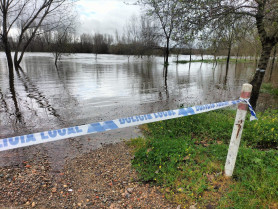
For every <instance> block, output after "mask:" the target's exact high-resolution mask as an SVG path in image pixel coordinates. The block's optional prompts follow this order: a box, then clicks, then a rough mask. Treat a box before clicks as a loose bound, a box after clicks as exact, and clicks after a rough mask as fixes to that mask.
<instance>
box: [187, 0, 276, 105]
mask: <svg viewBox="0 0 278 209" xmlns="http://www.w3.org/2000/svg"><path fill="white" fill-rule="evenodd" d="M182 1H184V3H185V4H184V6H185V7H187V8H188V7H190V8H192V10H194V11H196V12H195V14H198V21H199V22H201V24H203V25H205V24H206V23H207V22H210V21H212V20H220V19H223V18H229V15H230V14H233V15H235V16H237V15H238V16H248V17H251V18H253V19H254V21H255V22H256V27H257V30H258V34H259V37H260V41H261V44H262V51H261V56H260V60H259V63H258V68H257V70H256V73H255V75H254V77H253V79H252V81H251V84H252V85H253V90H252V94H251V99H250V103H251V105H252V106H253V107H254V108H255V107H256V103H257V100H258V96H259V92H260V87H261V84H262V81H263V78H264V75H265V71H266V69H267V66H268V61H269V58H270V53H271V50H272V48H273V47H274V46H275V45H276V43H277V42H278V24H277V21H278V2H277V0H245V1H236V0H229V1H227V0H210V1H207V0H196V1H192V2H191V3H189V2H188V1H187V0H182Z"/></svg>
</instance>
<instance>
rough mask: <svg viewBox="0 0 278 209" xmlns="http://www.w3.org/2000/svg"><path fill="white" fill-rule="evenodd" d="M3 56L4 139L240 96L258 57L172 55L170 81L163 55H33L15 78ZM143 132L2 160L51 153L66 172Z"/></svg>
mask: <svg viewBox="0 0 278 209" xmlns="http://www.w3.org/2000/svg"><path fill="white" fill-rule="evenodd" d="M0 59H1V61H0V138H6V137H12V136H17V135H25V134H30V133H35V132H41V131H47V130H51V129H60V128H65V127H70V126H75V125H81V124H87V123H93V122H99V121H106V120H112V119H117V118H123V117H127V116H133V115H140V114H147V113H152V112H158V111H164V110H170V109H177V108H179V107H180V106H181V105H183V106H193V105H197V104H207V103H211V102H220V101H227V100H234V99H237V98H238V97H239V94H240V89H241V86H242V84H243V83H246V82H249V81H250V79H251V78H252V76H253V74H254V73H255V67H254V64H252V63H251V64H250V63H249V64H247V63H237V64H235V63H232V64H230V66H229V70H228V72H227V71H226V65H225V64H223V63H218V64H217V65H214V64H212V63H191V64H178V65H177V64H176V63H175V62H173V61H174V60H175V58H174V57H172V58H171V59H172V61H171V64H170V65H169V67H168V75H167V79H165V77H164V73H165V69H164V66H163V58H162V57H145V58H143V59H142V58H137V57H129V58H128V57H127V56H119V55H98V57H97V59H95V56H94V55H92V54H75V55H71V56H65V57H63V58H62V60H61V62H60V63H59V67H58V69H56V68H55V66H54V60H53V57H52V55H51V54H47V53H27V54H26V55H25V58H24V61H23V63H22V70H18V71H15V74H14V78H13V80H9V75H8V70H7V64H6V61H5V56H4V54H1V56H0ZM180 59H187V57H186V56H183V57H180ZM195 59H197V57H195ZM273 102H274V103H275V101H273ZM263 106H264V105H263ZM259 108H260V107H259ZM139 135H140V132H139V129H138V128H137V127H132V128H126V129H118V130H114V131H109V132H105V133H99V134H93V135H89V136H85V137H78V138H74V139H66V140H61V141H57V142H51V143H45V144H40V145H35V146H31V147H25V148H19V149H15V150H10V151H5V152H1V153H0V166H6V165H15V164H17V163H20V162H22V161H23V160H28V159H30V158H34V157H38V156H43V158H47V159H48V160H50V162H51V163H52V166H53V168H54V169H57V170H59V169H60V168H61V167H62V165H63V162H64V160H66V159H68V158H72V157H75V156H77V155H79V154H81V153H84V152H88V151H90V150H93V149H96V148H98V147H100V146H102V144H107V143H114V142H118V141H120V140H122V139H129V138H132V137H136V136H139Z"/></svg>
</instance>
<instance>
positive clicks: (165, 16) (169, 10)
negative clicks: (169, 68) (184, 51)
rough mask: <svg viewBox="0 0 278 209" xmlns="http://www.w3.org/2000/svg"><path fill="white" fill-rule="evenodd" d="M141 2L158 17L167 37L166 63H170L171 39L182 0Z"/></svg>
mask: <svg viewBox="0 0 278 209" xmlns="http://www.w3.org/2000/svg"><path fill="white" fill-rule="evenodd" d="M138 2H139V4H142V5H145V6H146V7H147V14H149V15H150V16H152V17H154V18H157V19H158V20H159V22H160V26H161V30H162V32H163V34H164V37H165V39H166V43H165V45H166V47H165V56H166V57H165V64H166V65H168V62H169V61H168V57H169V53H170V39H171V36H172V33H173V30H174V27H175V21H176V20H177V18H178V16H179V15H180V13H179V10H180V0H139V1H138Z"/></svg>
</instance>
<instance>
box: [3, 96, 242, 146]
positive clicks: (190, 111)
mask: <svg viewBox="0 0 278 209" xmlns="http://www.w3.org/2000/svg"><path fill="white" fill-rule="evenodd" d="M240 102H242V101H241V100H235V101H227V102H218V103H212V104H207V105H200V106H194V107H188V108H181V109H176V110H168V111H163V112H157V113H150V114H145V115H138V116H132V117H126V118H121V119H116V120H110V121H104V122H98V123H91V124H86V125H81V126H74V127H69V128H63V129H57V130H51V131H44V132H40V133H33V134H27V135H23V136H15V137H10V138H6V139H0V151H4V150H10V149H16V148H20V147H27V146H31V145H35V144H41V143H47V142H52V141H58V140H61V139H67V138H73V137H78V136H84V135H88V134H93V133H99V132H104V131H109V130H114V129H118V128H126V127H131V126H137V125H142V124H145V123H152V122H157V121H162V120H168V119H173V118H179V117H184V116H188V115H195V114H199V113H204V112H209V111H212V110H217V109H220V108H224V107H228V106H232V105H235V104H238V103H240Z"/></svg>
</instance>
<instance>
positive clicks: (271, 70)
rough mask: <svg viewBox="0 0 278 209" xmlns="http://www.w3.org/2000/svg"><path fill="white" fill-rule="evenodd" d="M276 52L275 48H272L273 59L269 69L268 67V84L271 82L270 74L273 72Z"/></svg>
mask: <svg viewBox="0 0 278 209" xmlns="http://www.w3.org/2000/svg"><path fill="white" fill-rule="evenodd" d="M276 51H277V46H275V47H274V52H273V58H272V62H271V67H270V72H269V77H268V82H270V81H271V77H272V72H273V69H274V64H275V63H274V62H275V57H276Z"/></svg>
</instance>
